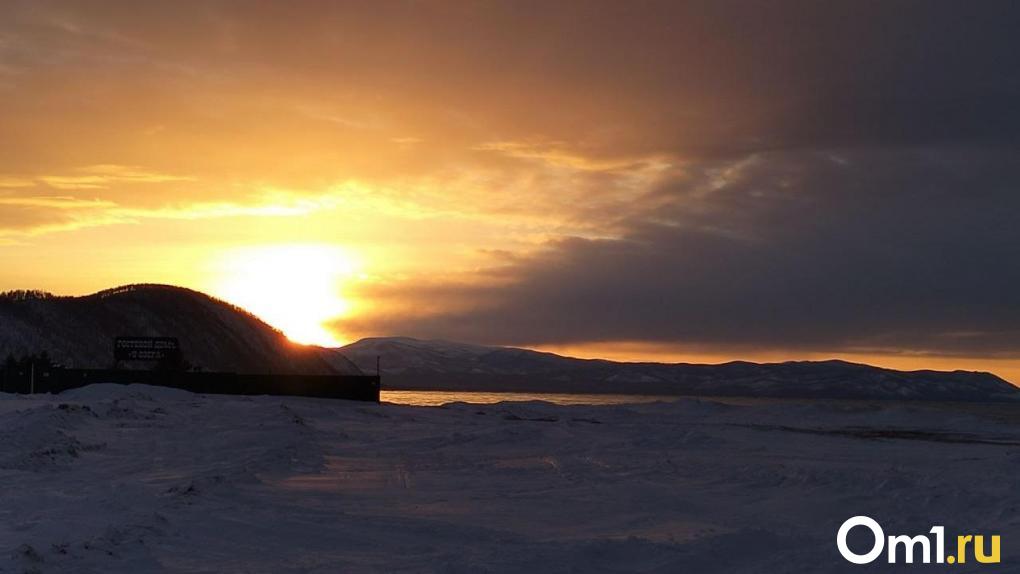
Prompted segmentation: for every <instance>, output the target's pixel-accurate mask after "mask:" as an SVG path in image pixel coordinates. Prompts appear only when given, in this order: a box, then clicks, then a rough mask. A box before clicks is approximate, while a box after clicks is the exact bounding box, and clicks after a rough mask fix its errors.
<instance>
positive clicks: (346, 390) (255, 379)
mask: <svg viewBox="0 0 1020 574" xmlns="http://www.w3.org/2000/svg"><path fill="white" fill-rule="evenodd" d="M2 375H3V376H2V377H0V392H6V393H33V392H34V393H59V392H61V391H66V390H68V389H75V388H78V387H84V386H85V385H90V384H93V383H116V384H123V385H127V384H132V383H140V384H146V385H157V386H161V387H172V388H175V389H183V390H185V391H191V392H193V393H208V394H222V395H289V396H297V397H316V398H325V399H348V400H355V401H374V402H378V401H379V387H380V384H379V377H378V376H375V375H247V374H237V373H204V372H174V371H126V370H107V369H63V368H60V367H54V366H49V365H43V364H35V365H32V364H28V365H24V366H20V365H19V366H16V367H15V368H13V369H12V368H5V369H3V373H2Z"/></svg>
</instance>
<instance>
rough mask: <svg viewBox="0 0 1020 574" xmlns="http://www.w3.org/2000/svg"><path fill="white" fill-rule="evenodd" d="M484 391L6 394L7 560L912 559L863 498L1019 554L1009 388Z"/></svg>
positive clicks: (641, 564)
mask: <svg viewBox="0 0 1020 574" xmlns="http://www.w3.org/2000/svg"><path fill="white" fill-rule="evenodd" d="M474 402H477V403H480V404H467V403H464V402H460V403H457V404H450V405H447V406H444V407H429V408H426V407H421V406H408V405H398V404H380V405H376V404H365V403H352V402H345V401H330V400H316V399H302V398H280V397H229V396H201V395H192V394H189V393H185V392H180V391H174V390H170V389H158V388H153V387H143V386H132V387H117V386H106V385H95V386H92V387H86V388H84V389H78V390H75V391H71V392H69V393H65V394H64V395H60V396H35V397H18V396H11V395H0V436H2V437H3V442H2V443H0V481H2V485H3V487H2V488H0V572H19V573H20V572H40V573H45V572H70V573H85V572H89V573H91V572H97V573H98V572H103V573H107V572H267V573H269V572H272V573H277V572H293V573H298V572H301V573H326V572H464V573H477V572H506V573H510V572H531V573H544V572H554V573H560V572H562V573H567V572H584V573H622V572H662V573H667V572H668V573H673V572H693V573H698V574H701V573H714V572H719V573H726V574H731V573H738V574H739V573H747V574H750V573H768V574H782V573H789V574H794V573H797V574H800V573H803V572H887V571H898V570H895V569H893V568H890V566H889V565H886V564H875V565H872V566H871V567H861V566H854V565H851V564H849V563H847V562H845V561H844V560H843V559H842V558H841V557H840V556H839V554H838V553H837V551H836V545H835V533H836V531H837V529H838V528H839V525H840V524H841V523H842V522H843V521H844V520H846V519H847V518H849V517H851V516H854V515H857V514H866V515H869V516H872V517H874V518H875V519H876V520H879V522H881V523H882V525H883V526H884V527H886V528H887V530H888V531H889V532H890V533H897V534H901V533H910V534H916V533H924V532H927V531H928V529H929V528H930V527H931V526H932V525H934V524H941V525H944V526H945V527H946V532H947V534H948V535H950V536H954V537H955V535H956V534H957V533H960V532H966V533H983V534H999V535H1001V536H1002V540H1003V542H1002V564H1001V565H990V566H987V565H980V564H973V563H969V564H966V565H955V566H954V567H953V571H955V572H1010V571H1016V568H1017V563H1018V561H1020V547H1018V544H1017V543H1018V541H1020V517H1018V514H1017V508H1018V507H1020V494H1018V493H1020V478H1018V477H1020V447H1018V446H1017V445H1018V444H1020V426H1018V425H1017V423H1016V417H1015V414H1016V407H1014V406H1012V405H998V406H985V405H965V406H952V405H920V404H906V403H831V404H824V403H812V402H809V401H788V402H777V401H771V402H761V403H757V404H728V403H723V402H719V401H715V400H696V399H682V398H674V399H673V400H672V401H671V402H657V403H637V404H608V405H557V404H551V403H549V402H546V403H540V402H524V403H513V402H500V403H489V404H482V403H486V402H487V401H474ZM954 540H955V538H954ZM945 568H946V566H934V565H933V566H931V567H930V568H928V567H924V566H920V565H913V566H905V567H904V568H903V570H902V571H904V572H915V571H929V570H935V569H939V570H943V569H945Z"/></svg>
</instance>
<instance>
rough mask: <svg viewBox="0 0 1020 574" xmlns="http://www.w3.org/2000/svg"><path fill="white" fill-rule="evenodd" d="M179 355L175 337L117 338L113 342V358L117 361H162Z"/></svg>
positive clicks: (178, 346) (179, 351)
mask: <svg viewBox="0 0 1020 574" xmlns="http://www.w3.org/2000/svg"><path fill="white" fill-rule="evenodd" d="M180 353H181V349H180V345H179V344H178V342H177V339H176V338H175V337H117V338H116V339H114V341H113V358H114V359H115V360H117V361H162V360H165V359H172V358H175V357H179V356H180Z"/></svg>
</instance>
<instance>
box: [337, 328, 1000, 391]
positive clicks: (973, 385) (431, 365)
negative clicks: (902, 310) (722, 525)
mask: <svg viewBox="0 0 1020 574" xmlns="http://www.w3.org/2000/svg"><path fill="white" fill-rule="evenodd" d="M340 351H341V352H342V353H343V354H344V355H345V356H347V357H348V358H349V359H351V361H353V362H354V363H355V364H356V365H358V366H359V367H360V368H361V369H363V370H364V371H366V372H373V373H374V372H375V365H376V357H379V358H380V361H381V367H382V374H383V375H384V376H385V377H384V379H383V382H384V386H385V387H386V388H389V389H444V390H488V391H523V392H588V393H624V394H669V395H673V394H684V395H718V396H723V395H725V396H753V397H804V398H840V399H909V400H945V401H993V400H1013V399H1020V389H1017V388H1016V387H1014V386H1013V385H1011V384H1009V383H1008V382H1006V381H1004V380H1003V379H1000V378H999V377H997V376H995V375H992V374H990V373H979V372H968V371H953V372H942V371H909V372H908V371H896V370H892V369H883V368H879V367H873V366H870V365H862V364H856V363H848V362H845V361H837V360H832V361H816V362H811V361H796V362H786V363H766V364H757V363H749V362H742V361H736V362H731V363H724V364H719V365H697V364H686V363H677V364H666V363H622V362H615V361H607V360H601V359H577V358H572V357H563V356H560V355H556V354H553V353H543V352H539V351H532V350H529V349H517V348H511V347H487V346H482V345H471V344H462V343H453V342H449V341H423V340H419V339H412V338H407V337H386V338H369V339H362V340H360V341H357V342H355V343H352V344H350V345H347V346H345V347H342V348H341V349H340Z"/></svg>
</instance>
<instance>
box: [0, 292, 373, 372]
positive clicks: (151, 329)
mask: <svg viewBox="0 0 1020 574" xmlns="http://www.w3.org/2000/svg"><path fill="white" fill-rule="evenodd" d="M118 336H165V337H177V338H178V339H179V341H180V345H181V350H182V352H183V354H184V358H185V360H187V361H188V362H189V363H190V364H192V365H194V366H197V367H200V368H201V369H203V370H206V371H227V372H236V373H304V374H356V373H358V372H359V371H358V368H357V367H356V366H355V365H354V364H353V363H351V362H350V361H348V360H347V359H346V358H345V357H344V356H343V355H342V354H341V353H339V352H337V351H336V349H324V348H322V347H306V346H303V345H298V344H295V343H292V342H291V341H289V340H288V339H287V338H286V337H284V336H283V334H282V333H281V332H279V331H277V330H276V329H273V328H272V327H270V326H269V325H267V324H266V323H264V322H263V321H261V320H260V319H258V318H257V317H255V316H254V315H252V314H251V313H248V312H246V311H244V310H243V309H240V308H238V307H235V306H233V305H230V304H229V303H225V302H223V301H220V300H217V299H214V298H212V297H210V296H208V295H205V294H203V293H199V292H198V291H192V290H190V289H184V288H181V287H171V286H167V285H128V286H124V287H118V288H115V289H109V290H107V291H101V292H99V293H95V294H92V295H86V296H84V297H56V296H53V295H49V294H47V293H42V292H37V291H27V292H26V291H19V292H8V293H5V294H3V295H0V360H2V359H3V358H4V357H6V356H7V355H8V354H13V355H15V356H21V355H25V354H28V353H39V352H40V351H46V352H47V353H49V355H50V356H51V357H52V358H53V359H54V360H55V361H56V362H58V363H60V364H62V365H64V366H66V367H77V368H108V367H110V366H111V365H112V363H113V340H114V338H115V337H118Z"/></svg>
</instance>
